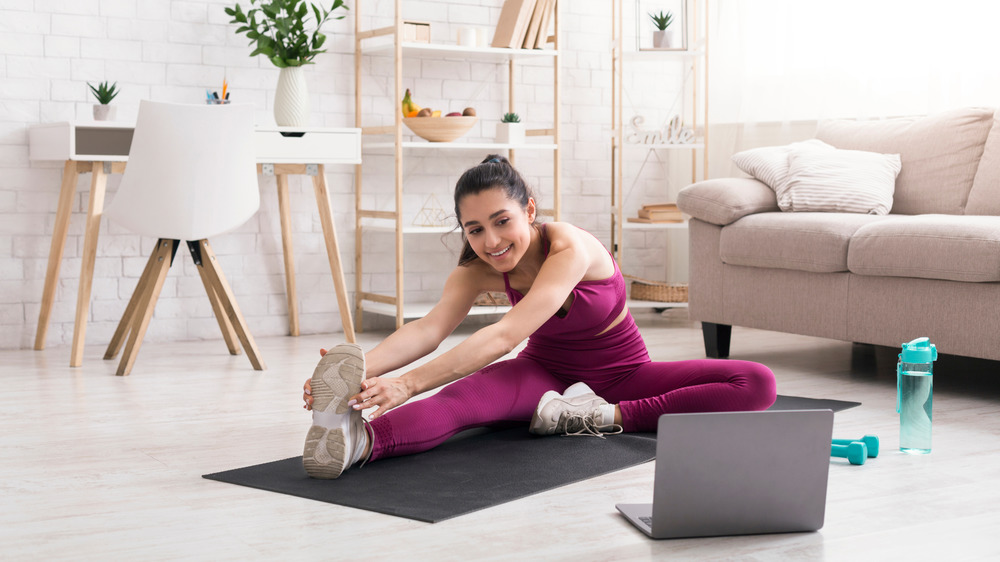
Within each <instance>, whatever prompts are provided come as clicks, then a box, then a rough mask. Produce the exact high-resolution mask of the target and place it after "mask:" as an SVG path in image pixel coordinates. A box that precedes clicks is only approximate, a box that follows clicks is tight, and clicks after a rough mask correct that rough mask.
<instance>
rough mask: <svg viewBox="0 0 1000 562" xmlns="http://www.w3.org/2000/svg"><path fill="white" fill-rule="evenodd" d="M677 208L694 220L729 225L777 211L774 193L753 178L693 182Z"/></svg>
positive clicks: (681, 197) (684, 191)
mask: <svg viewBox="0 0 1000 562" xmlns="http://www.w3.org/2000/svg"><path fill="white" fill-rule="evenodd" d="M677 206H678V207H679V208H680V210H681V211H683V212H685V213H687V214H689V215H691V216H692V217H694V218H696V219H699V220H703V221H705V222H708V223H711V224H717V225H719V226H725V225H727V224H729V223H731V222H733V221H735V220H737V219H739V218H741V217H744V216H746V215H749V214H752V213H763V212H768V211H777V210H778V204H777V202H776V201H775V199H774V191H772V190H771V188H769V187H768V186H767V185H765V184H764V183H762V182H760V181H757V180H755V179H750V178H721V179H715V180H705V181H700V182H698V183H693V184H691V185H689V186H687V187H685V188H684V189H682V190H680V192H679V193H678V194H677Z"/></svg>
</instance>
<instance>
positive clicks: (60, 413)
mask: <svg viewBox="0 0 1000 562" xmlns="http://www.w3.org/2000/svg"><path fill="white" fill-rule="evenodd" d="M637 317H638V320H639V323H640V326H641V328H642V331H643V335H644V336H645V338H646V341H647V344H648V346H649V348H650V352H651V355H652V356H653V358H654V359H656V360H675V359H686V358H695V357H703V356H704V354H703V350H702V347H701V333H700V330H699V328H698V325H697V324H696V323H692V322H690V321H688V320H687V317H686V313H685V312H684V311H682V310H681V311H672V312H669V313H668V314H667V316H665V317H661V316H658V315H656V314H655V313H653V312H640V313H637ZM154 321H155V319H154ZM251 328H252V327H251ZM461 332H462V333H459V334H456V336H453V337H452V339H450V340H449V341H448V342H446V344H445V345H444V346H442V347H443V348H447V347H450V345H453V344H454V343H455V342H457V341H459V340H458V338H459V337H461V336H463V335H467V334H468V333H469V329H462V330H461ZM384 335H385V334H384V333H365V334H360V336H359V337H360V340H361V343H362V345H363V346H364V347H365V348H366V349H370V348H371V347H373V346H374V345H375V344H376V343H377V342H378V341H379V339H380V338H381V337H384ZM258 343H259V346H260V350H261V353H262V355H263V357H264V359H265V360H266V362H267V364H268V367H269V368H268V370H267V371H264V372H263V373H258V372H254V371H253V370H251V368H250V364H249V362H248V361H247V359H246V357H245V356H242V355H241V356H236V357H231V356H229V355H228V354H227V352H226V348H225V345H224V343H223V342H222V340H221V338H220V339H219V341H210V342H182V343H171V344H166V345H165V344H155V343H147V344H146V345H145V346H144V347H143V349H142V350H141V352H140V354H139V357H138V360H137V361H136V365H135V369H134V370H133V372H132V374H131V376H129V377H127V378H119V377H115V376H114V371H115V366H116V365H115V364H114V363H113V362H106V361H102V359H101V353H102V352H103V349H101V346H100V345H98V344H96V343H91V344H90V346H89V347H88V349H87V353H86V355H85V358H84V363H83V366H82V367H80V368H75V369H71V368H69V367H68V362H69V349H68V348H55V349H49V350H45V351H31V350H23V351H7V352H0V365H2V367H0V388H2V391H0V559H2V560H29V559H74V560H79V559H91V560H124V559H130V558H131V559H141V560H159V559H178V558H185V559H197V560H220V559H221V560H232V559H239V560H276V559H297V558H298V559H301V558H303V557H305V556H309V557H311V558H323V559H374V558H381V559H386V558H388V559H391V560H425V559H426V560H432V559H433V560H473V559H477V560H478V559H497V560H505V559H529V560H541V559H547V560H569V559H573V560H599V561H609V560H646V559H654V558H655V559H660V558H667V557H670V558H676V559H694V560H716V559H726V560H730V559H739V560H779V559H780V560H786V559H793V560H795V559H801V560H816V559H826V560H850V561H856V560H956V559H997V557H998V556H1000V540H998V538H997V529H1000V415H998V414H1000V376H998V364H997V363H991V362H980V361H970V360H961V359H957V358H950V357H944V358H942V360H940V361H939V362H938V363H937V364H936V366H935V370H936V374H935V381H934V382H935V394H934V451H933V453H932V454H930V455H928V456H909V455H905V454H902V453H899V452H898V450H897V447H898V425H897V424H898V421H897V420H898V418H897V416H896V413H895V399H896V391H895V360H896V359H895V353H897V352H898V350H893V349H885V348H873V347H870V346H862V345H853V344H850V343H845V342H836V341H830V340H822V339H816V338H808V337H801V336H791V335H786V334H777V333H773V332H763V331H756V330H749V329H741V328H735V329H734V333H733V347H732V357H733V358H740V359H750V360H755V361H760V362H762V363H765V364H766V365H768V366H770V367H771V368H772V369H773V370H774V372H775V374H776V375H777V378H778V391H779V392H780V393H782V394H793V395H799V396H807V397H817V398H820V397H822V398H836V399H843V400H854V401H860V402H862V403H863V405H862V406H860V407H858V408H854V409H851V410H847V411H844V412H841V413H839V414H837V416H836V426H835V435H836V436H840V437H859V436H861V435H863V434H866V433H874V434H877V435H878V436H879V437H880V438H881V442H882V450H883V453H882V454H881V455H880V456H879V458H877V459H872V460H870V461H869V462H868V463H867V464H865V465H864V466H850V465H847V464H845V462H840V461H839V460H831V466H830V482H829V493H828V497H829V500H828V504H827V511H826V525H825V527H824V528H823V529H822V530H821V531H819V532H816V533H797V534H786V535H766V536H749V537H723V538H710V539H688V540H672V541H652V540H649V539H647V538H646V537H645V536H644V535H642V534H640V533H639V532H638V531H637V530H636V529H634V528H633V527H632V526H631V525H629V524H628V523H627V522H626V521H625V520H624V519H623V518H622V517H620V516H619V515H618V513H617V512H616V511H615V508H614V505H615V503H618V502H645V501H650V499H651V494H652V484H653V480H652V476H653V464H652V463H647V464H645V465H642V466H639V467H634V468H631V469H627V470H623V471H620V472H617V473H614V474H610V475H606V476H603V477H599V478H594V479H591V480H587V481H585V482H580V483H576V484H572V485H569V486H565V487H562V488H559V489H556V490H551V491H548V492H545V493H542V494H538V495H535V496H532V497H529V498H525V499H522V500H518V501H515V502H511V503H507V504H504V505H500V506H497V507H493V508H490V509H486V510H483V511H480V512H477V513H473V514H470V515H466V516H462V517H458V518H455V519H451V520H448V521H444V522H442V523H438V524H433V525H432V524H427V523H420V522H416V521H411V520H408V519H401V518H396V517H391V516H387V515H380V514H376V513H371V512H366V511H360V510H355V509H350V508H346V507H340V506H336V505H330V504H325V503H320V502H315V501H310V500H305V499H299V498H295V497H291V496H286V495H281V494H275V493H270V492H263V491H258V490H253V489H249V488H243V487H240V486H234V485H230V484H223V483H220V482H214V481H209V480H205V479H203V478H201V475H202V474H206V473H210V472H217V471H221V470H226V469H230V468H236V467H241V466H246V465H250V464H257V463H261V462H266V461H272V460H277V459H281V458H286V457H290V456H294V455H299V454H301V452H302V441H303V437H304V435H305V432H306V430H307V429H308V426H309V420H310V417H309V414H307V413H305V411H304V410H302V409H301V401H300V389H301V385H302V382H303V381H304V380H305V379H306V378H308V377H309V375H310V374H311V372H312V369H313V366H314V365H315V363H316V360H317V359H318V352H317V350H318V349H319V347H321V346H329V345H331V344H335V343H337V342H336V341H331V340H330V339H329V338H325V337H317V336H303V337H299V338H291V337H286V338H273V339H261V340H258Z"/></svg>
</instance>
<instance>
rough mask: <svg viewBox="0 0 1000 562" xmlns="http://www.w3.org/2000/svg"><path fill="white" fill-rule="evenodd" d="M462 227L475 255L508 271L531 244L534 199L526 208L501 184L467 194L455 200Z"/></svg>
mask: <svg viewBox="0 0 1000 562" xmlns="http://www.w3.org/2000/svg"><path fill="white" fill-rule="evenodd" d="M458 209H459V212H460V213H461V217H462V230H463V231H464V232H465V236H466V238H467V239H468V240H469V245H470V246H471V247H472V249H473V251H475V252H476V255H478V256H479V258H480V259H482V260H483V261H484V262H486V263H488V264H490V265H491V266H492V267H493V268H494V269H496V270H497V271H500V272H503V273H507V272H509V271H510V270H512V269H514V266H516V265H517V264H518V262H520V261H521V258H522V257H524V255H525V254H526V253H527V251H528V247H529V246H530V244H531V223H532V222H534V220H535V201H534V200H533V199H529V200H528V206H527V208H526V209H522V208H521V204H520V203H518V202H517V201H515V200H513V199H511V198H509V197H507V194H506V192H504V190H503V189H502V188H499V187H495V188H492V189H485V190H483V191H480V192H479V193H477V194H474V195H466V196H465V197H464V198H463V199H462V200H461V201H460V202H459V204H458Z"/></svg>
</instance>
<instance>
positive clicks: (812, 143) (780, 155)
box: [733, 139, 834, 192]
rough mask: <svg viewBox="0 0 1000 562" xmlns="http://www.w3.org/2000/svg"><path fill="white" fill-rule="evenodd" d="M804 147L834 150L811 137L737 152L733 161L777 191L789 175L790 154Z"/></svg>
mask: <svg viewBox="0 0 1000 562" xmlns="http://www.w3.org/2000/svg"><path fill="white" fill-rule="evenodd" d="M802 149H814V150H834V148H833V147H832V146H830V145H828V144H826V143H825V142H823V141H821V140H819V139H810V140H807V141H802V142H793V143H792V144H788V145H784V146H764V147H761V148H751V149H750V150H744V151H743V152H737V153H736V154H734V155H733V163H735V164H736V167H738V168H739V169H741V170H743V171H744V172H746V173H747V174H750V175H751V176H753V177H754V178H757V179H758V180H760V181H762V182H764V183H766V184H767V185H768V187H770V188H771V189H773V190H774V191H775V192H777V191H778V190H779V189H781V188H783V187H784V183H785V178H786V176H787V175H788V154H789V153H790V152H792V151H793V150H802Z"/></svg>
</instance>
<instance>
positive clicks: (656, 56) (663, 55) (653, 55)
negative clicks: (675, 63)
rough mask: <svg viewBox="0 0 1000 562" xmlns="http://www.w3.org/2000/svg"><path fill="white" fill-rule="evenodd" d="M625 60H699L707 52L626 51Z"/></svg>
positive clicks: (699, 50)
mask: <svg viewBox="0 0 1000 562" xmlns="http://www.w3.org/2000/svg"><path fill="white" fill-rule="evenodd" d="M624 54H625V58H627V59H629V60H630V61H636V60H643V59H645V60H657V61H659V60H669V59H690V58H698V57H700V56H702V55H704V54H705V51H703V50H701V49H698V50H687V51H666V50H658V49H645V50H642V51H625V53H624Z"/></svg>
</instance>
